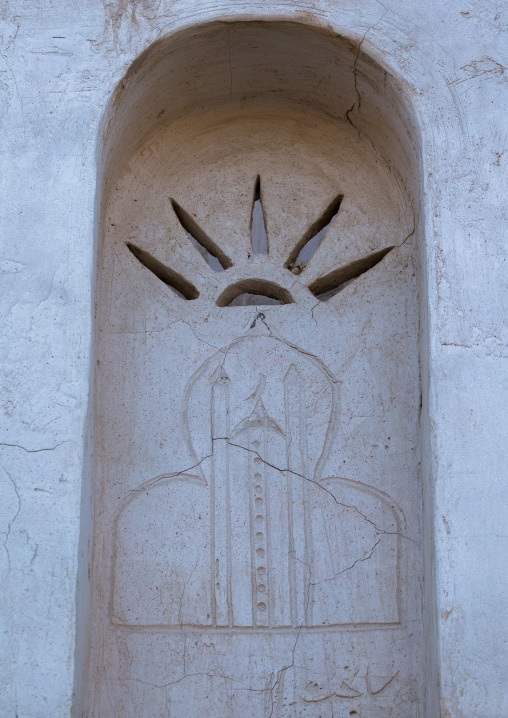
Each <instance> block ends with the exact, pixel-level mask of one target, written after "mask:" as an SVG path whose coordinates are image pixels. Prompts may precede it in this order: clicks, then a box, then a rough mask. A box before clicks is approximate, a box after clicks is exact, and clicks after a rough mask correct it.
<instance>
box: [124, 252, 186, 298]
mask: <svg viewBox="0 0 508 718" xmlns="http://www.w3.org/2000/svg"><path fill="white" fill-rule="evenodd" d="M127 247H128V248H129V249H130V251H131V252H132V254H133V255H134V256H135V257H136V259H137V260H138V261H139V262H141V264H142V265H143V266H145V267H146V268H147V269H149V270H150V271H151V272H152V273H153V274H155V276H156V277H157V278H158V279H160V280H161V282H164V284H166V285H167V286H168V287H169V288H170V289H172V290H173V292H174V293H175V294H176V295H177V296H179V297H180V298H181V299H197V298H198V297H199V292H198V290H197V289H196V287H195V286H194V285H193V284H192V282H189V280H188V279H185V277H182V275H181V274H178V272H175V270H174V269H171V267H167V266H166V265H165V264H163V263H162V262H159V260H158V259H155V257H153V256H152V255H151V254H150V253H149V252H146V251H145V250H144V249H140V248H139V247H136V245H135V244H131V242H127Z"/></svg>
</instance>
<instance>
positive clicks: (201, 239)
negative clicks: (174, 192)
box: [171, 199, 233, 272]
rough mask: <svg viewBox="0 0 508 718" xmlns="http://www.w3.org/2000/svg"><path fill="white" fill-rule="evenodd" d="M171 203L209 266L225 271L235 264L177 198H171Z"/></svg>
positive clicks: (218, 270) (217, 270)
mask: <svg viewBox="0 0 508 718" xmlns="http://www.w3.org/2000/svg"><path fill="white" fill-rule="evenodd" d="M171 204H172V206H173V209H174V211H175V214H176V216H177V218H178V221H179V222H180V224H181V225H182V228H183V229H184V231H185V232H186V234H187V236H188V237H189V239H190V240H191V242H192V244H193V245H194V246H195V247H196V249H197V250H198V252H199V253H200V255H201V256H202V257H203V259H204V260H205V262H206V263H207V264H208V266H209V267H210V268H211V269H213V270H214V271H215V272H223V271H224V270H225V269H229V267H232V266H233V262H232V261H231V259H230V258H229V257H228V256H227V254H226V253H225V252H223V251H222V249H221V248H220V247H219V246H217V245H216V244H215V242H214V241H213V239H210V237H209V236H208V235H207V234H206V232H205V231H204V230H202V229H201V227H200V226H199V225H198V223H197V222H196V220H195V219H193V218H192V217H191V216H190V214H189V213H188V212H186V211H185V210H184V209H183V207H180V205H179V204H178V202H176V200H174V199H171Z"/></svg>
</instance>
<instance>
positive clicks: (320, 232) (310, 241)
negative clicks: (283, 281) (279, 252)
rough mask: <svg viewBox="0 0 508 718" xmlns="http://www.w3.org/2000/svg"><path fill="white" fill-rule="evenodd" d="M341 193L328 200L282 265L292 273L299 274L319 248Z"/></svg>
mask: <svg viewBox="0 0 508 718" xmlns="http://www.w3.org/2000/svg"><path fill="white" fill-rule="evenodd" d="M343 198H344V196H343V195H341V194H340V195H338V197H336V198H335V199H334V200H333V202H330V204H329V205H328V207H327V208H326V209H325V211H324V212H323V214H322V215H321V216H320V217H319V219H317V220H316V221H315V222H314V223H313V224H312V225H311V226H310V227H309V229H308V230H307V231H306V232H305V234H304V235H303V237H302V238H301V240H300V241H299V242H298V243H297V245H296V246H295V247H294V249H293V251H292V252H291V254H290V255H289V258H288V260H287V262H286V264H285V265H284V266H285V267H286V268H287V269H289V270H290V271H291V272H293V274H301V272H303V270H304V269H305V267H306V266H307V265H308V263H309V262H310V260H311V259H312V257H313V256H314V255H315V254H316V252H317V250H318V249H319V245H320V244H321V242H322V241H323V239H324V238H325V237H326V234H327V232H328V229H329V227H330V225H331V223H332V222H333V220H334V219H335V217H336V216H337V214H338V212H339V209H340V204H341V202H342V200H343Z"/></svg>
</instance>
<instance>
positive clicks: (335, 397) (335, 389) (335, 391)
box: [182, 334, 340, 481]
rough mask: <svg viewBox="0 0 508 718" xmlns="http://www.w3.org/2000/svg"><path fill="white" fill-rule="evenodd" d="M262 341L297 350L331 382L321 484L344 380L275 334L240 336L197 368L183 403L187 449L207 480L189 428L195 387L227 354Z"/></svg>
mask: <svg viewBox="0 0 508 718" xmlns="http://www.w3.org/2000/svg"><path fill="white" fill-rule="evenodd" d="M259 339H265V340H269V341H275V342H279V343H281V344H283V345H285V346H287V347H289V348H290V349H293V350H294V351H297V352H298V353H299V354H302V355H303V356H305V357H306V358H307V359H308V360H309V361H310V363H311V364H312V365H313V366H314V367H315V368H316V369H318V371H319V372H320V373H321V374H322V375H323V376H324V377H325V379H326V380H327V381H328V383H329V385H330V388H331V392H332V407H331V412H330V420H329V424H328V427H327V430H326V435H325V440H324V444H323V449H322V451H321V454H320V457H319V459H318V461H317V464H316V469H315V471H314V476H313V480H314V481H317V480H318V477H319V475H320V473H321V472H322V470H323V466H324V465H325V462H326V458H327V454H328V449H329V447H330V446H331V444H332V442H333V440H334V439H335V437H336V435H337V431H338V428H339V416H340V392H339V386H340V381H339V380H338V379H337V378H336V377H335V376H334V375H333V373H332V372H331V370H330V369H329V368H328V367H327V366H326V364H325V363H324V362H322V361H321V359H319V358H318V357H317V356H316V355H315V354H312V353H311V352H309V351H307V350H305V349H302V348H301V347H299V346H298V345H297V344H293V343H292V342H290V341H288V340H287V339H283V338H281V337H278V336H275V335H273V334H272V335H270V336H268V335H266V334H258V335H256V336H248V335H242V336H241V337H238V338H237V339H235V340H234V341H232V342H231V343H230V344H228V345H227V346H226V347H225V348H223V349H219V350H218V351H217V352H216V353H215V354H213V355H212V356H211V357H209V358H208V359H206V360H205V361H204V363H203V364H202V365H201V366H200V367H199V369H197V370H196V371H195V372H194V374H193V375H192V376H191V378H190V379H189V381H188V382H187V385H186V387H185V391H184V396H183V400H182V431H183V435H184V438H185V442H186V444H187V447H188V449H189V453H190V455H191V457H192V458H193V460H195V463H196V465H197V468H198V471H199V476H200V477H201V478H203V479H204V478H205V477H204V474H203V472H202V470H201V466H200V459H199V458H198V455H197V454H196V451H195V449H194V444H193V442H192V438H191V434H190V427H189V421H188V411H187V407H188V405H189V399H190V395H191V392H192V390H193V388H194V385H195V384H196V382H197V381H198V380H199V379H200V378H201V377H202V376H203V375H204V374H206V372H207V371H208V370H209V368H210V367H211V366H213V363H214V362H215V361H218V360H219V359H220V358H221V357H222V361H223V362H224V361H225V360H226V357H227V355H228V354H229V352H230V351H231V350H232V349H233V348H234V347H236V346H238V345H239V344H241V343H245V342H247V341H257V340H259Z"/></svg>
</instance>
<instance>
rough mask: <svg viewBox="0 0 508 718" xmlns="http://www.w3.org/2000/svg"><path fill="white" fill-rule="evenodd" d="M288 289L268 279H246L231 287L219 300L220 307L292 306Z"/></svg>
mask: <svg viewBox="0 0 508 718" xmlns="http://www.w3.org/2000/svg"><path fill="white" fill-rule="evenodd" d="M292 301H293V298H292V296H291V294H290V293H289V292H288V290H287V289H284V287H280V286H279V285H278V284H275V283H274V282H269V281H267V280H266V279H245V280H243V281H241V282H236V284H232V285H231V286H229V287H228V288H227V289H226V290H224V292H223V293H222V294H221V295H220V297H219V298H218V299H217V306H218V307H242V306H243V307H245V306H257V305H262V304H264V305H270V304H274V305H280V304H291V303H292Z"/></svg>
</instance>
